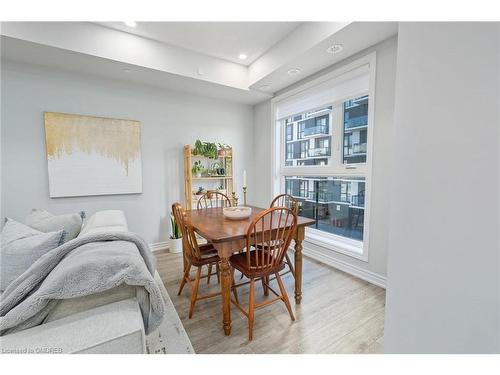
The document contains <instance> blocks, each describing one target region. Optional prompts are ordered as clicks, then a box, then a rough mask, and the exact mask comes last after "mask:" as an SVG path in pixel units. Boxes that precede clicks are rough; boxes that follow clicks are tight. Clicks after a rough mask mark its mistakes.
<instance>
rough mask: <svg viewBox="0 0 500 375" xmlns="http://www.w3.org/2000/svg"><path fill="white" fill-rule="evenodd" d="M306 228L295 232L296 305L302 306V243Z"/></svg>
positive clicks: (300, 228)
mask: <svg viewBox="0 0 500 375" xmlns="http://www.w3.org/2000/svg"><path fill="white" fill-rule="evenodd" d="M305 231H306V230H305V228H304V227H298V228H297V231H296V232H295V238H294V240H295V247H294V249H295V254H294V260H295V262H294V263H295V303H296V304H297V305H300V302H301V301H302V241H303V240H304V236H305Z"/></svg>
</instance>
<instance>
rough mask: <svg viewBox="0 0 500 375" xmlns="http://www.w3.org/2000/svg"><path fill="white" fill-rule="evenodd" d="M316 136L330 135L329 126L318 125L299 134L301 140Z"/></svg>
mask: <svg viewBox="0 0 500 375" xmlns="http://www.w3.org/2000/svg"><path fill="white" fill-rule="evenodd" d="M316 134H328V126H327V125H318V126H314V127H312V128H306V129H302V130H301V131H300V132H299V138H304V137H307V136H310V135H316Z"/></svg>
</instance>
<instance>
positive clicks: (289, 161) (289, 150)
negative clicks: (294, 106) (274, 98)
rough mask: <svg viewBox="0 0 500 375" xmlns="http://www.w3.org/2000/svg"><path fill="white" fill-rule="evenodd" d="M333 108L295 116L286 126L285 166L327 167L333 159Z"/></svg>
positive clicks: (287, 120) (286, 122)
mask: <svg viewBox="0 0 500 375" xmlns="http://www.w3.org/2000/svg"><path fill="white" fill-rule="evenodd" d="M331 111H332V107H331V106H330V107H325V108H321V109H319V110H315V111H310V112H306V113H302V114H297V115H294V116H292V117H290V118H287V119H285V120H283V121H282V126H285V142H286V146H285V166H308V165H327V164H329V162H330V158H331V155H332V153H331V144H332V128H333V126H332V124H331V123H330V122H331V117H330V113H331Z"/></svg>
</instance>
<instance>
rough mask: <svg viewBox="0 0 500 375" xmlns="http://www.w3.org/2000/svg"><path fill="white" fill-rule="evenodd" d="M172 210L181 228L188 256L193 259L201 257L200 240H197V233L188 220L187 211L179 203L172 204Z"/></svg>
mask: <svg viewBox="0 0 500 375" xmlns="http://www.w3.org/2000/svg"><path fill="white" fill-rule="evenodd" d="M172 212H173V214H174V218H175V221H176V223H177V225H178V226H179V228H180V229H181V233H182V238H183V245H184V247H185V249H184V251H185V252H186V256H187V257H190V258H191V259H196V260H199V259H201V252H200V247H199V246H198V241H197V240H196V234H195V232H194V230H193V227H192V226H191V225H190V224H189V223H188V221H187V220H186V211H185V210H184V209H183V208H182V206H181V205H180V204H179V203H174V204H173V205H172Z"/></svg>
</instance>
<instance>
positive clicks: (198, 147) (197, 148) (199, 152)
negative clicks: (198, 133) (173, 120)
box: [192, 139, 204, 156]
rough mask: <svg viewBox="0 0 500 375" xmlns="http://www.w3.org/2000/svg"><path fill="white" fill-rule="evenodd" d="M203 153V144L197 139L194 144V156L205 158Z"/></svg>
mask: <svg viewBox="0 0 500 375" xmlns="http://www.w3.org/2000/svg"><path fill="white" fill-rule="evenodd" d="M203 153H204V146H203V142H202V141H200V140H199V139H197V140H196V142H195V143H194V148H193V151H192V154H193V156H203Z"/></svg>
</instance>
